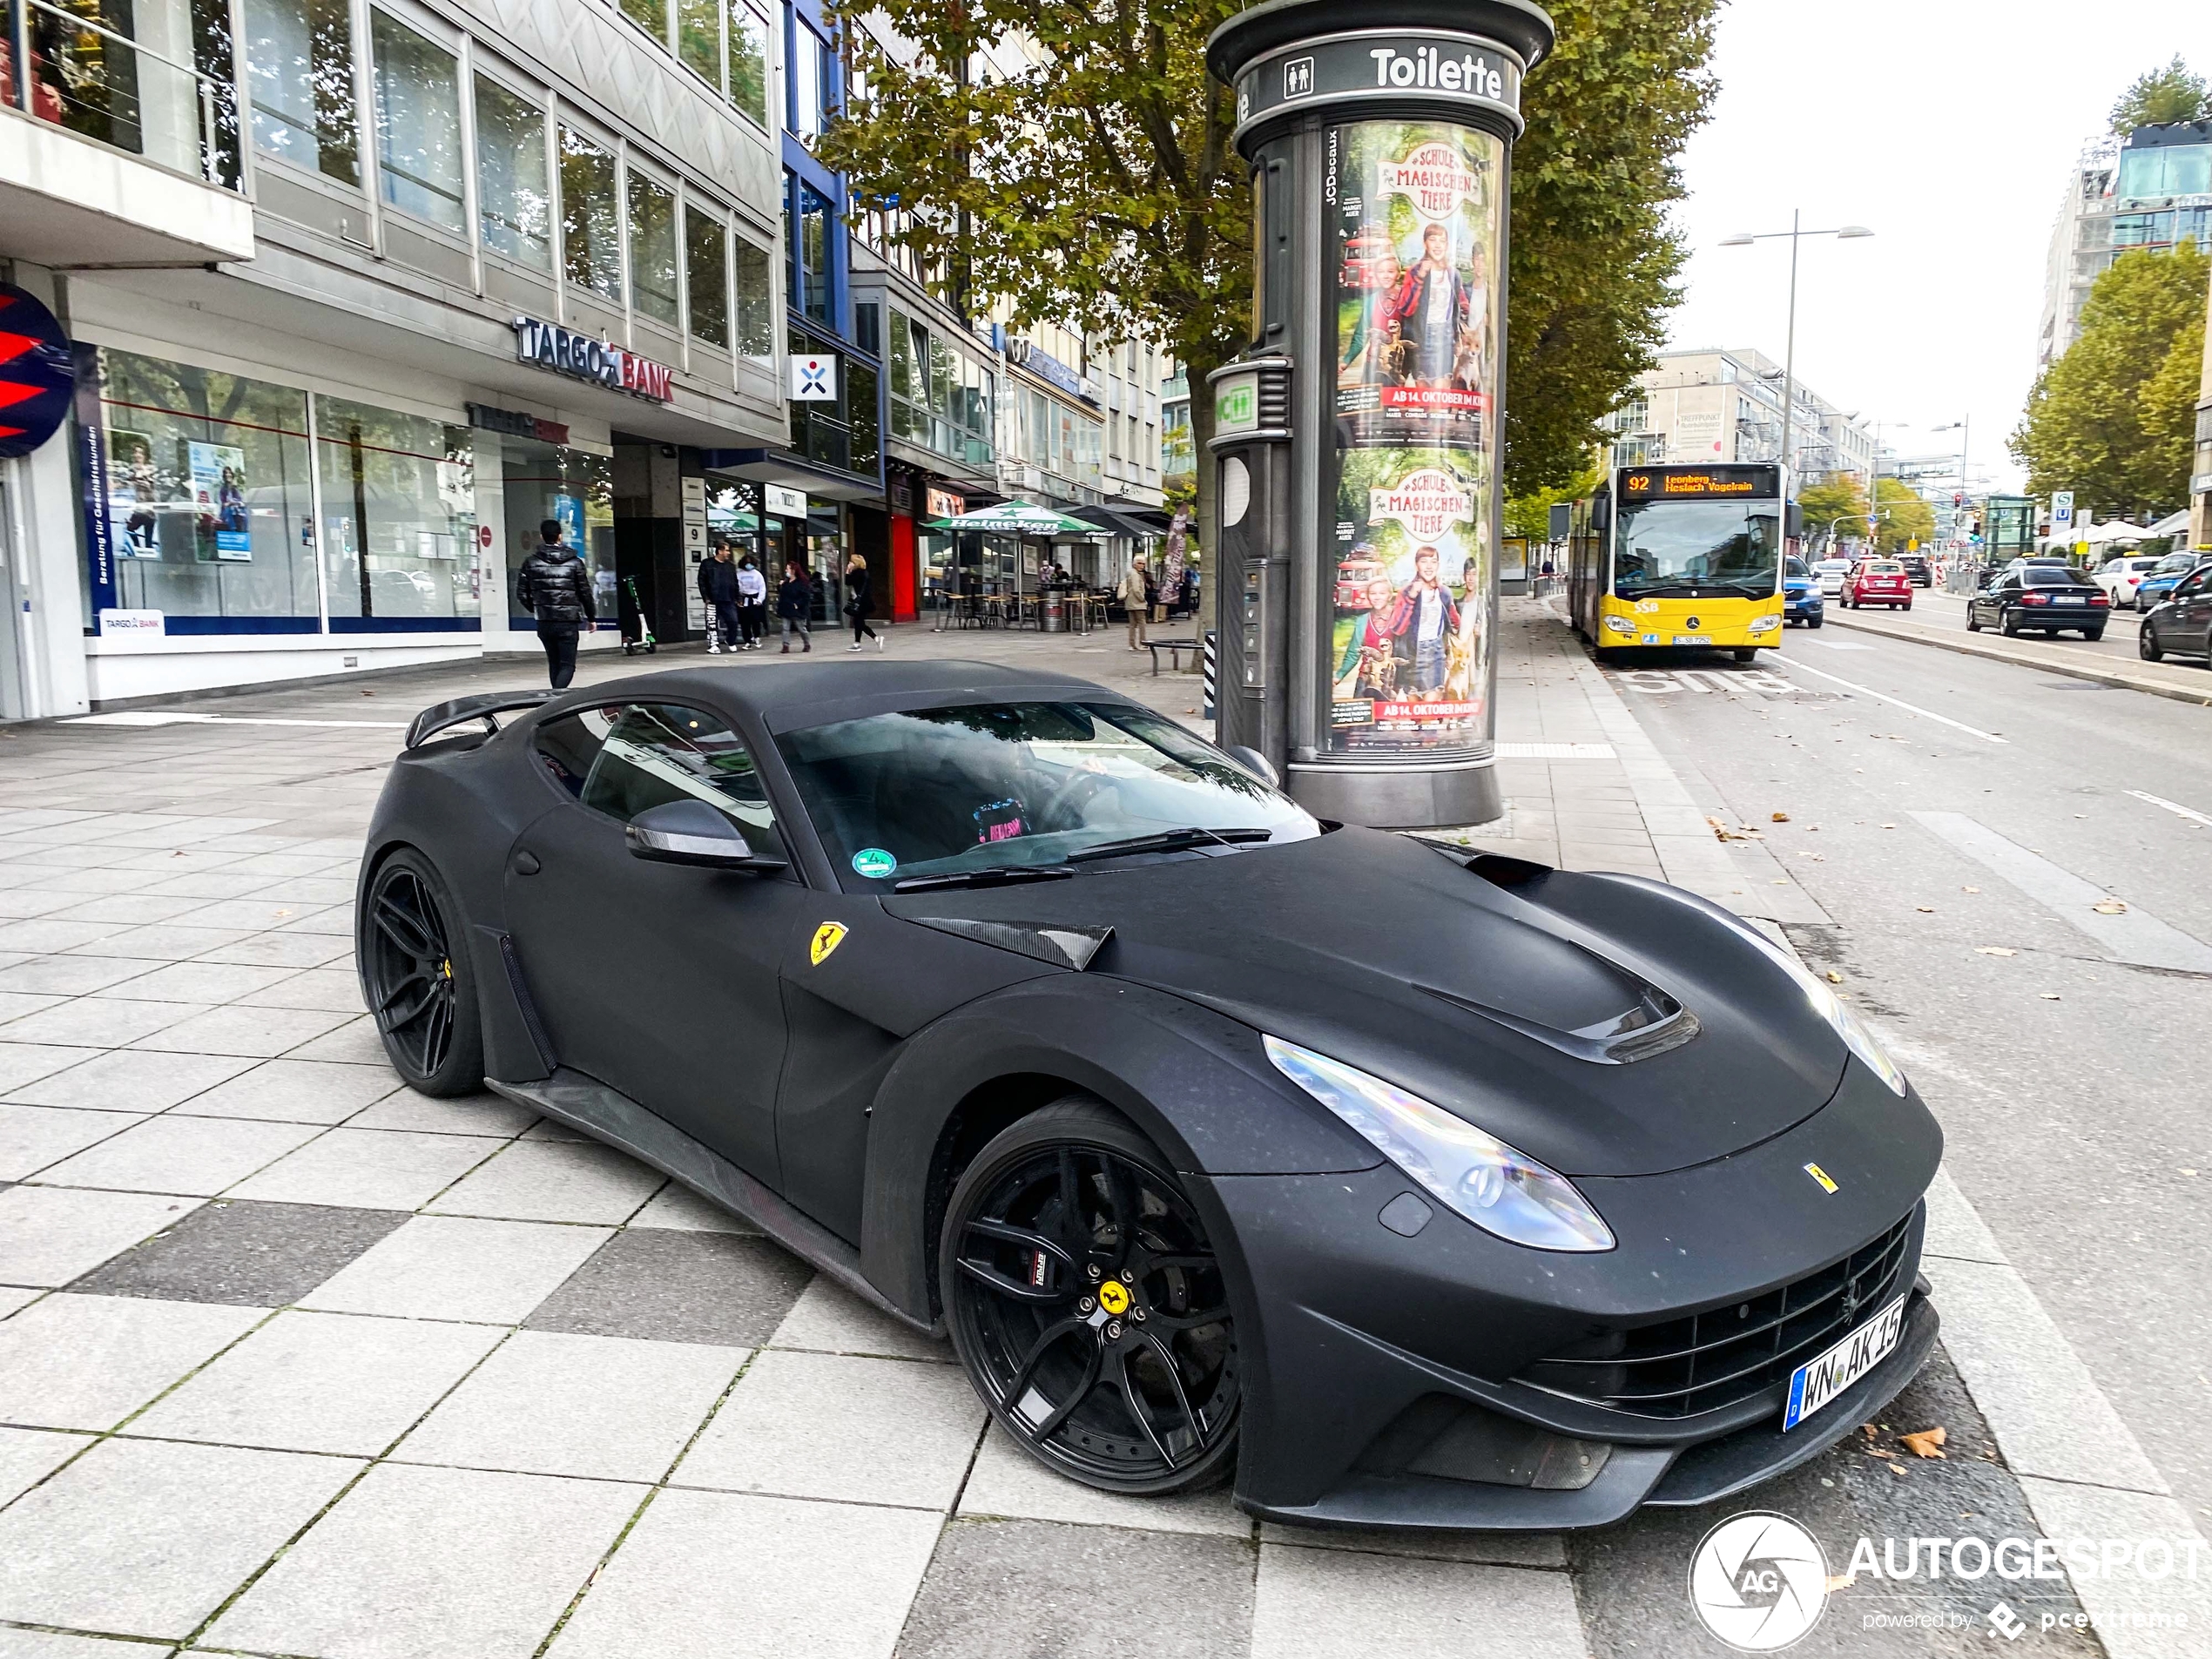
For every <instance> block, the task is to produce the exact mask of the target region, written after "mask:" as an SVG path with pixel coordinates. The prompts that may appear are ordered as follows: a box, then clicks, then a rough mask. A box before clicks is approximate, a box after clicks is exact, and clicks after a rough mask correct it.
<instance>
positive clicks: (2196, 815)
mask: <svg viewBox="0 0 2212 1659" xmlns="http://www.w3.org/2000/svg"><path fill="white" fill-rule="evenodd" d="M2128 793H2129V794H2131V795H2133V796H2134V798H2135V799H2137V800H2147V801H2148V802H2149V803H2150V804H2151V805H2152V806H2163V807H2164V808H2165V809H2166V810H2167V811H2168V812H2169V813H2174V814H2175V816H2176V817H2179V818H2186V819H2188V820H2189V821H2190V822H2191V823H2194V824H2202V825H2203V826H2205V828H2207V829H2212V817H2207V816H2206V815H2205V814H2204V813H2200V812H2198V811H2197V810H2196V808H2195V807H2194V806H2182V803H2181V802H2179V801H2177V800H2168V799H2166V797H2165V796H2163V795H2148V794H2145V793H2144V792H2142V791H2141V790H2140V789H2131V790H2129V791H2128Z"/></svg>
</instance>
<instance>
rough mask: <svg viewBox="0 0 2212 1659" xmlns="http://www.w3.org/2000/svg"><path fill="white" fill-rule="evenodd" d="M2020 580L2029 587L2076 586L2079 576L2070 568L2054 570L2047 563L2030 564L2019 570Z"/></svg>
mask: <svg viewBox="0 0 2212 1659" xmlns="http://www.w3.org/2000/svg"><path fill="white" fill-rule="evenodd" d="M2020 581H2021V582H2022V583H2025V584H2026V585H2027V586H2028V587H2031V588H2078V587H2080V585H2081V578H2080V577H2077V576H2075V575H2074V572H2073V571H2071V570H2054V568H2052V567H2051V566H2050V565H2047V564H2031V565H2029V566H2028V567H2027V569H2026V570H2022V571H2021V572H2020Z"/></svg>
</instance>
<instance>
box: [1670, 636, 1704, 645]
mask: <svg viewBox="0 0 2212 1659" xmlns="http://www.w3.org/2000/svg"><path fill="white" fill-rule="evenodd" d="M1712 643H1713V637H1712V635H1710V634H1676V636H1675V644H1677V645H1710V644H1712Z"/></svg>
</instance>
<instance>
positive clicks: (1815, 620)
mask: <svg viewBox="0 0 2212 1659" xmlns="http://www.w3.org/2000/svg"><path fill="white" fill-rule="evenodd" d="M1826 620H1827V618H1826V617H1814V618H1813V619H1812V620H1811V622H1808V623H1807V624H1805V626H1806V627H1808V628H1817V627H1819V626H1820V624H1822V623H1824V622H1825V621H1826Z"/></svg>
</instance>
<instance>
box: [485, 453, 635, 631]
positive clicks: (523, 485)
mask: <svg viewBox="0 0 2212 1659" xmlns="http://www.w3.org/2000/svg"><path fill="white" fill-rule="evenodd" d="M500 455H501V467H502V475H501V479H500V484H501V499H502V511H503V513H504V515H505V516H506V519H507V582H508V591H507V607H508V612H509V626H510V627H514V628H522V629H531V628H535V627H536V626H537V621H536V618H535V617H529V616H526V615H523V614H522V613H521V612H520V611H518V610H516V606H515V603H514V601H515V592H514V582H515V575H516V572H517V571H519V570H521V569H522V568H523V560H524V559H526V558H528V557H529V554H530V550H531V549H532V548H534V547H536V545H537V539H538V528H537V527H538V526H539V525H540V524H542V523H544V522H545V521H546V520H547V519H549V518H550V519H554V520H556V521H557V522H558V523H559V524H560V526H561V539H562V540H563V541H564V542H566V543H568V544H569V545H570V547H572V548H574V549H575V550H577V552H578V553H579V554H581V555H583V562H584V563H585V564H586V565H587V566H588V567H589V568H590V571H591V593H592V605H593V607H594V609H595V610H597V612H598V615H599V618H600V620H601V621H602V622H605V623H610V624H611V623H612V622H613V621H614V620H615V489H614V462H612V461H611V460H610V459H609V458H608V457H607V456H605V455H593V454H591V453H590V452H589V451H588V450H583V449H571V448H569V447H568V446H567V445H566V444H552V443H542V442H538V441H537V440H536V439H535V438H502V439H501V440H500ZM492 603H494V604H497V603H498V601H497V600H494V601H493V602H492Z"/></svg>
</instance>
